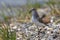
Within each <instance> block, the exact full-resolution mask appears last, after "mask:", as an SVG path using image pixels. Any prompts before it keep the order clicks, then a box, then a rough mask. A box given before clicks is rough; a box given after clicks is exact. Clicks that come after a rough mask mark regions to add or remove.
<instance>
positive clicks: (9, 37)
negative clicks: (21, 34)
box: [0, 25, 16, 40]
mask: <svg viewBox="0 0 60 40" xmlns="http://www.w3.org/2000/svg"><path fill="white" fill-rule="evenodd" d="M0 40H16V32H15V31H10V29H9V28H8V26H6V25H0Z"/></svg>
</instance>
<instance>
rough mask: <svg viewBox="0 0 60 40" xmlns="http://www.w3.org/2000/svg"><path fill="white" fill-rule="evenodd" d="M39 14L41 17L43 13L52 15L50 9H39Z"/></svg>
mask: <svg viewBox="0 0 60 40" xmlns="http://www.w3.org/2000/svg"><path fill="white" fill-rule="evenodd" d="M37 12H38V15H39V17H40V18H41V17H42V15H44V14H45V15H50V9H46V8H45V9H37Z"/></svg>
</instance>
